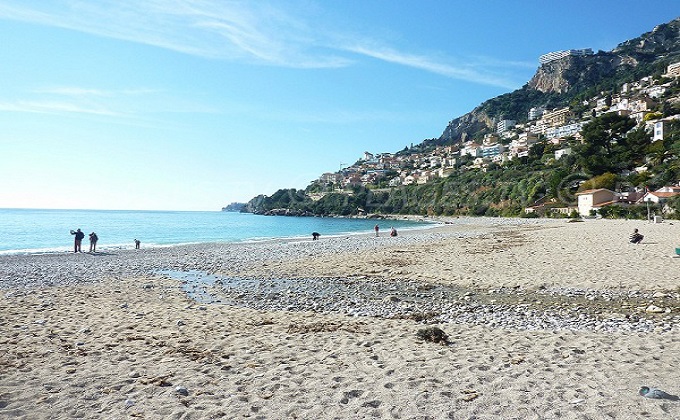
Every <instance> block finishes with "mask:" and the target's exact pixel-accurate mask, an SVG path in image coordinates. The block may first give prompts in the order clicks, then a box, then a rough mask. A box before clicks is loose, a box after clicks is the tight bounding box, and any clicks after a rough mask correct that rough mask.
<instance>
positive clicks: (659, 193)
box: [640, 186, 680, 204]
mask: <svg viewBox="0 0 680 420" xmlns="http://www.w3.org/2000/svg"><path fill="white" fill-rule="evenodd" d="M676 195H680V187H677V186H669V187H662V188H659V189H658V190H656V191H649V192H647V193H646V194H645V195H643V196H642V198H641V199H640V202H642V203H647V202H650V203H654V204H663V203H665V202H666V201H668V199H669V198H671V197H675V196H676Z"/></svg>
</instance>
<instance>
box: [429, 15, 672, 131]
mask: <svg viewBox="0 0 680 420" xmlns="http://www.w3.org/2000/svg"><path fill="white" fill-rule="evenodd" d="M677 61H680V18H677V19H674V20H672V21H670V22H668V23H666V24H662V25H658V26H657V27H655V28H654V30H652V31H650V32H647V33H645V34H643V35H641V36H640V37H638V38H635V39H631V40H628V41H625V42H623V43H621V44H619V45H618V46H617V47H616V48H614V49H613V50H612V51H610V52H604V51H600V52H598V53H596V54H594V55H590V56H567V57H564V58H561V59H559V60H555V61H552V62H549V63H546V64H543V65H541V66H540V67H539V68H538V70H537V71H536V74H534V76H533V77H532V78H531V80H530V81H529V82H528V83H527V84H526V85H525V86H524V87H522V88H521V89H518V90H516V91H514V92H511V93H508V94H505V95H501V96H499V97H496V98H493V99H490V100H488V101H486V102H484V103H482V104H481V105H479V106H478V107H476V108H475V109H474V110H472V111H471V112H469V113H467V114H465V115H463V116H461V117H458V118H455V119H453V120H451V121H450V122H449V124H448V125H447V127H446V128H445V129H444V132H443V133H442V135H441V136H440V137H439V139H438V140H437V143H438V144H455V143H459V142H463V141H466V140H468V139H472V138H475V137H479V136H481V135H482V134H484V133H486V132H491V131H493V130H494V125H495V123H496V122H497V121H499V120H500V119H501V118H505V119H512V120H517V121H524V120H526V112H527V111H528V110H529V109H530V108H531V107H538V106H545V107H548V108H551V107H558V106H566V105H568V104H569V103H570V101H571V100H573V99H574V98H576V97H577V96H578V95H579V94H580V93H582V92H584V91H587V90H588V89H590V90H593V89H598V88H600V89H602V90H604V89H608V88H612V87H614V86H616V85H617V84H620V83H622V82H624V81H632V80H636V78H639V77H641V76H646V75H650V74H661V73H663V72H664V71H665V68H666V66H667V65H668V64H670V63H673V62H677Z"/></svg>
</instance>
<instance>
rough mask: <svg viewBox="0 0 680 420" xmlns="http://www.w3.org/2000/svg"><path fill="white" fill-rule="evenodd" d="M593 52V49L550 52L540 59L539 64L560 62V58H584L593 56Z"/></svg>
mask: <svg viewBox="0 0 680 420" xmlns="http://www.w3.org/2000/svg"><path fill="white" fill-rule="evenodd" d="M592 54H593V50H592V49H591V48H584V49H581V50H563V51H553V52H549V53H547V54H543V55H542V56H540V57H538V62H539V63H541V64H546V63H549V62H551V61H555V60H559V59H560V58H564V57H569V56H570V55H571V56H584V55H592Z"/></svg>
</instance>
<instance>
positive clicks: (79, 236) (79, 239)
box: [71, 228, 85, 253]
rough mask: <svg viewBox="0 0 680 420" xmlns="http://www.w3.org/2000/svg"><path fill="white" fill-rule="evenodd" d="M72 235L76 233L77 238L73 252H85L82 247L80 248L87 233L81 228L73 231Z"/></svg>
mask: <svg viewBox="0 0 680 420" xmlns="http://www.w3.org/2000/svg"><path fill="white" fill-rule="evenodd" d="M71 235H75V238H74V239H75V240H74V242H73V252H74V253H76V252H83V251H82V249H81V248H80V245H81V244H82V243H83V238H84V237H85V234H84V233H83V231H82V230H80V228H78V230H76V231H73V230H72V231H71Z"/></svg>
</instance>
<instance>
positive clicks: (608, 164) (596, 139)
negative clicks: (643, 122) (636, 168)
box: [576, 112, 635, 175]
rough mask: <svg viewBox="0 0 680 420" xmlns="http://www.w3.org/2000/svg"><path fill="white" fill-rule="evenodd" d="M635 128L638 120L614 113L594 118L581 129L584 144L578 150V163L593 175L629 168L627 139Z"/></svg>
mask: <svg viewBox="0 0 680 420" xmlns="http://www.w3.org/2000/svg"><path fill="white" fill-rule="evenodd" d="M633 127H635V121H634V120H632V119H630V118H628V117H626V116H621V115H618V114H615V113H613V112H608V113H606V114H604V115H601V116H599V117H597V118H594V119H593V120H592V121H591V122H589V123H588V124H586V125H584V126H583V129H582V130H581V134H582V135H583V140H584V143H583V145H581V146H580V147H578V148H577V149H576V153H577V154H578V155H579V156H578V158H577V162H578V163H579V165H580V166H581V167H582V168H583V169H584V170H586V171H588V172H591V173H592V174H593V175H600V174H602V173H605V172H609V171H617V170H619V169H623V168H625V167H627V166H628V161H627V160H626V153H628V152H627V148H626V143H625V142H626V138H625V136H626V133H627V132H628V131H630V129H631V128H633ZM617 145H618V146H619V147H616V146H617Z"/></svg>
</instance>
